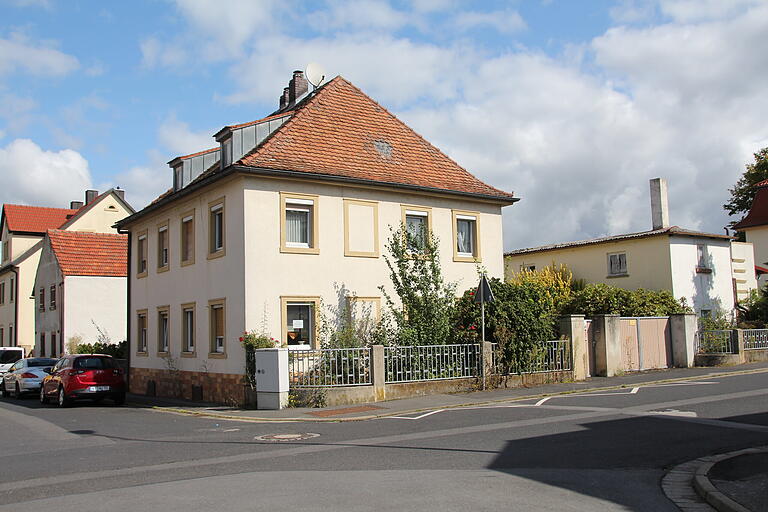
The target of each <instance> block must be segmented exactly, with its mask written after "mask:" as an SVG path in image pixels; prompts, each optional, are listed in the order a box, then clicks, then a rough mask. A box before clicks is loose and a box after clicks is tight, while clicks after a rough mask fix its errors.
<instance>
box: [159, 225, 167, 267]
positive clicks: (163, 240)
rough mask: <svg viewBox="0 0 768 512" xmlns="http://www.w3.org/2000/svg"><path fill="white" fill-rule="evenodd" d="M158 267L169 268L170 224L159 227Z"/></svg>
mask: <svg viewBox="0 0 768 512" xmlns="http://www.w3.org/2000/svg"><path fill="white" fill-rule="evenodd" d="M157 269H158V270H159V271H162V270H168V224H167V223H166V224H165V225H163V226H160V227H159V228H157Z"/></svg>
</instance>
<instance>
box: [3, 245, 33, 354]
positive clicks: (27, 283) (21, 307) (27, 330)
mask: <svg viewBox="0 0 768 512" xmlns="http://www.w3.org/2000/svg"><path fill="white" fill-rule="evenodd" d="M41 247H42V244H40V245H38V246H36V247H35V248H33V249H30V251H29V252H28V255H27V256H26V257H25V259H24V260H22V261H21V262H20V263H19V264H18V269H19V296H18V297H17V298H16V300H18V302H19V303H18V320H17V325H16V336H17V338H16V341H17V344H18V345H19V346H21V347H24V348H25V350H26V351H27V352H29V351H30V350H32V349H33V348H34V346H35V299H34V288H35V273H36V272H37V264H38V262H39V261H40V252H41ZM8 309H10V308H8ZM8 313H11V311H8ZM12 315H13V313H11V317H10V322H13V316H12ZM6 325H8V324H6ZM6 336H7V334H6Z"/></svg>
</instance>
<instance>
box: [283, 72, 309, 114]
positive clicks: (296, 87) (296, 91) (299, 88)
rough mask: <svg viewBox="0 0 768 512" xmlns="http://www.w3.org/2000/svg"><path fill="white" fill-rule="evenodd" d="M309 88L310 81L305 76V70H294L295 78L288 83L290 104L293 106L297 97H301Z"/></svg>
mask: <svg viewBox="0 0 768 512" xmlns="http://www.w3.org/2000/svg"><path fill="white" fill-rule="evenodd" d="M308 90H309V83H307V79H306V78H304V72H303V71H294V72H293V78H291V81H290V82H289V83H288V105H289V106H293V105H294V104H295V103H296V99H297V98H300V97H301V95H302V94H304V93H306V92H307V91H308Z"/></svg>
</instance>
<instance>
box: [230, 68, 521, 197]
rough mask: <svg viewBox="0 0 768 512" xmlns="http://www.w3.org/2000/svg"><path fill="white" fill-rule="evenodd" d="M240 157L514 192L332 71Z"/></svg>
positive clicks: (303, 168) (262, 163) (269, 164)
mask: <svg viewBox="0 0 768 512" xmlns="http://www.w3.org/2000/svg"><path fill="white" fill-rule="evenodd" d="M238 163H239V164H241V165H245V166H251V167H261V168H268V169H276V170H287V171H298V172H306V173H313V174H321V175H330V176H335V177H336V176H337V177H346V178H353V179H362V180H370V181H377V182H381V183H382V184H395V185H410V186H416V187H425V188H429V189H438V190H445V191H451V192H460V193H465V194H479V195H484V196H493V197H497V198H499V199H506V200H509V202H512V200H513V197H514V196H513V194H510V193H508V192H504V191H502V190H499V189H497V188H494V187H492V186H490V185H487V184H485V183H483V182H482V181H480V180H479V179H477V178H476V177H474V176H473V175H472V174H470V173H469V172H467V171H466V170H465V169H464V168H462V167H461V166H459V165H458V164H457V163H456V162H454V161H453V160H451V159H450V158H448V157H447V156H446V155H445V154H443V153H442V152H441V151H440V150H439V149H437V148H436V147H434V146H433V145H431V144H430V143H429V142H427V141H426V140H425V139H424V138H422V137H421V136H420V135H419V134H417V133H416V132H414V131H413V130H412V129H411V128H409V127H408V126H407V125H405V124H404V123H403V122H402V121H400V120H399V119H398V118H396V117H395V116H394V115H392V114H391V113H390V112H389V111H387V110H386V109H385V108H384V107H382V106H381V105H379V104H378V103H376V102H375V101H374V100H372V99H371V98H370V97H368V96H367V95H366V94H365V93H363V92H362V91H361V90H360V89H358V88H357V87H355V86H354V85H352V84H351V83H350V82H348V81H347V80H345V79H344V78H341V77H336V78H334V79H333V80H332V81H330V82H329V83H328V84H326V85H325V86H323V87H322V88H320V89H318V90H317V92H316V93H315V94H314V96H312V97H310V98H309V99H308V100H307V101H306V102H305V103H304V104H303V105H300V106H299V107H298V108H297V109H296V110H295V111H294V115H293V116H291V118H290V119H289V120H288V121H286V122H285V124H283V125H282V126H281V127H280V128H278V129H277V130H276V131H275V132H274V133H273V134H272V136H271V137H269V138H268V139H267V140H266V141H265V142H264V143H263V144H261V145H260V146H258V147H257V148H256V149H254V150H253V151H251V152H250V153H249V154H247V155H246V156H244V157H243V158H241V159H240V161H239V162H238Z"/></svg>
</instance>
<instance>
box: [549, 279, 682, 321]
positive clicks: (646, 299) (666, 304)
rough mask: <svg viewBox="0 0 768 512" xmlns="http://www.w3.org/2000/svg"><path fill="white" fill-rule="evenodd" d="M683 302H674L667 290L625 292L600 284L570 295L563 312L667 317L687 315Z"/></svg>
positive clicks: (621, 289)
mask: <svg viewBox="0 0 768 512" xmlns="http://www.w3.org/2000/svg"><path fill="white" fill-rule="evenodd" d="M690 312H691V309H690V308H689V307H688V306H687V305H686V303H685V299H680V300H678V299H675V298H674V296H672V294H671V293H670V292H668V291H666V290H660V291H657V290H645V289H643V288H639V289H637V290H632V291H630V290H625V289H623V288H618V287H616V286H610V285H607V284H603V283H593V284H588V285H586V286H584V288H582V289H581V290H579V291H576V292H574V293H573V296H572V297H571V300H570V301H569V302H568V304H567V305H566V306H565V308H564V310H563V313H566V314H581V315H586V316H594V315H610V314H613V315H621V316H669V315H672V314H676V313H690Z"/></svg>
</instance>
